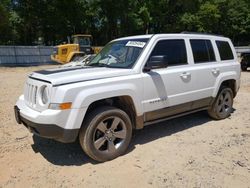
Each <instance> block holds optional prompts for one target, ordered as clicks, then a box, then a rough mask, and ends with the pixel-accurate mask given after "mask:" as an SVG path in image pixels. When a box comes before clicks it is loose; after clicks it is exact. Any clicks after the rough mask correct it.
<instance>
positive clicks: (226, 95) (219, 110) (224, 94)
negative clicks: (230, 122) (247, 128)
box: [208, 87, 233, 120]
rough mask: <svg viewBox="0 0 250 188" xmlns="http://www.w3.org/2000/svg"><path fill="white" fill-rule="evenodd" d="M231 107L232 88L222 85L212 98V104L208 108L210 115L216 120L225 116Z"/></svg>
mask: <svg viewBox="0 0 250 188" xmlns="http://www.w3.org/2000/svg"><path fill="white" fill-rule="evenodd" d="M232 108H233V92H232V89H230V88H227V87H222V88H221V89H220V91H219V93H218V95H217V97H216V99H215V100H214V102H213V104H212V106H211V107H210V108H209V109H208V114H209V116H210V117H212V118H213V119H216V120H220V119H225V118H227V117H228V116H229V115H230V113H231V112H232Z"/></svg>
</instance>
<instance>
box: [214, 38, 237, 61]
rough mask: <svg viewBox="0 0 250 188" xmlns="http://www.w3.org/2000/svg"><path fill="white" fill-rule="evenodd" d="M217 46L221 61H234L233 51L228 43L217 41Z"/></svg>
mask: <svg viewBox="0 0 250 188" xmlns="http://www.w3.org/2000/svg"><path fill="white" fill-rule="evenodd" d="M216 45H217V47H218V50H219V53H220V59H221V60H222V61H223V60H230V59H234V56H233V52H232V49H231V47H230V45H229V44H228V42H226V41H216Z"/></svg>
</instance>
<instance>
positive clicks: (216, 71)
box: [212, 68, 220, 75]
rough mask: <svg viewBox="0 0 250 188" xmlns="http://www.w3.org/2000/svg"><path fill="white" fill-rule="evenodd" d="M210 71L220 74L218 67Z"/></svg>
mask: <svg viewBox="0 0 250 188" xmlns="http://www.w3.org/2000/svg"><path fill="white" fill-rule="evenodd" d="M212 73H213V74H214V75H218V74H220V69H218V68H215V69H212Z"/></svg>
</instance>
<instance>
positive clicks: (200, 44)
mask: <svg viewBox="0 0 250 188" xmlns="http://www.w3.org/2000/svg"><path fill="white" fill-rule="evenodd" d="M190 43H191V47H192V51H193V56H194V62H195V63H206V62H211V61H215V55H214V50H213V46H212V43H211V41H210V40H200V39H191V40H190Z"/></svg>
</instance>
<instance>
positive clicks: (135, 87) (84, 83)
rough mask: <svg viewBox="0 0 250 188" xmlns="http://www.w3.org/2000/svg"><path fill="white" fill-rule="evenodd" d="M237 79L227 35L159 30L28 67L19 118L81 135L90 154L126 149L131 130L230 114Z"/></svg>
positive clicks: (66, 137) (61, 133) (47, 130)
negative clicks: (76, 62)
mask: <svg viewBox="0 0 250 188" xmlns="http://www.w3.org/2000/svg"><path fill="white" fill-rule="evenodd" d="M239 85H240V64H239V63H238V62H237V56H236V53H235V50H234V47H233V44H232V42H231V41H230V39H228V38H225V37H222V36H215V35H207V34H194V33H193V34H184V33H181V34H154V35H141V36H132V37H126V38H120V39H116V40H113V41H111V42H110V43H108V44H107V45H106V46H105V47H104V48H103V49H102V51H101V52H100V53H99V54H98V55H97V56H96V57H95V58H94V59H93V60H92V61H90V62H89V63H88V64H87V65H85V66H80V67H69V68H67V67H66V68H57V69H48V70H41V71H36V72H33V73H31V74H30V75H29V76H28V78H27V81H26V83H25V89H24V95H21V96H20V97H19V99H18V101H17V103H16V106H15V115H16V120H17V122H18V123H22V124H23V125H24V126H26V127H27V128H28V129H29V130H30V131H31V132H33V133H34V134H37V135H39V136H42V137H46V138H52V139H55V140H58V141H61V142H74V141H75V140H76V139H77V138H79V141H80V144H81V146H82V148H83V150H84V151H85V153H86V154H87V155H89V156H90V157H91V158H93V159H95V160H97V161H107V160H111V159H114V158H116V157H118V156H119V155H121V154H123V153H124V152H125V151H126V149H127V148H128V146H129V143H130V140H131V135H132V131H133V130H135V129H141V128H143V127H144V126H145V125H149V124H154V123H157V122H160V121H164V120H167V119H169V118H173V117H177V116H181V115H185V114H188V113H192V112H196V111H200V110H207V111H208V114H209V115H210V116H211V117H212V118H214V119H218V120H219V119H224V118H227V117H228V116H229V115H230V113H231V111H232V105H233V98H234V97H235V96H236V93H237V92H238V89H239Z"/></svg>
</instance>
